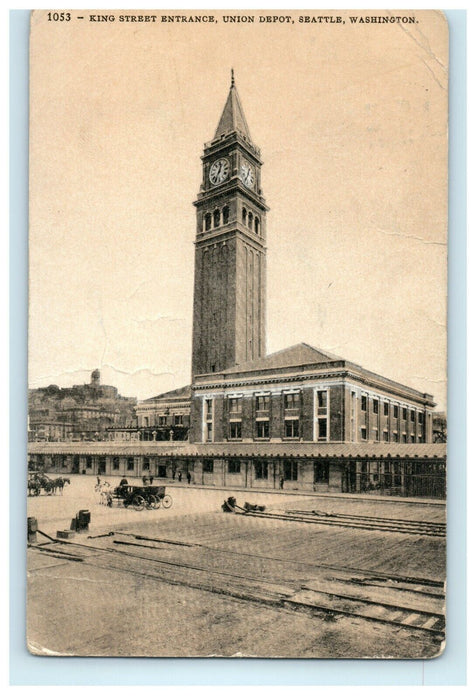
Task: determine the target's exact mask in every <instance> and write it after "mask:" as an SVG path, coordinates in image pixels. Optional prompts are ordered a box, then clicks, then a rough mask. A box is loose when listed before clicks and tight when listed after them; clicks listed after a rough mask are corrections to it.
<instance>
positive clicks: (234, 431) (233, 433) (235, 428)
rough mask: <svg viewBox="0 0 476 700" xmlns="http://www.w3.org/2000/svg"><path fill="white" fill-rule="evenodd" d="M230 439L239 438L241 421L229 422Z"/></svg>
mask: <svg viewBox="0 0 476 700" xmlns="http://www.w3.org/2000/svg"><path fill="white" fill-rule="evenodd" d="M230 440H241V421H240V420H236V421H231V423H230Z"/></svg>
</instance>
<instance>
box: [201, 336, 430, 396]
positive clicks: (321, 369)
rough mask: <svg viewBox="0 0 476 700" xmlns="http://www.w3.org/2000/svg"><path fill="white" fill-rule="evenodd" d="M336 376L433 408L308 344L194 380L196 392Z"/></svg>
mask: <svg viewBox="0 0 476 700" xmlns="http://www.w3.org/2000/svg"><path fill="white" fill-rule="evenodd" d="M336 372H337V373H340V374H341V375H343V373H344V374H345V375H346V376H348V377H349V378H351V379H353V380H355V381H357V382H363V383H364V384H366V385H368V386H369V387H370V388H374V389H376V390H378V391H385V392H386V393H391V394H394V395H397V396H399V397H401V398H405V400H408V401H420V402H423V403H424V404H425V405H427V406H434V405H435V404H434V402H433V396H431V395H430V394H425V393H422V392H420V391H418V390H417V389H413V388H412V387H409V386H406V385H404V384H400V383H399V382H395V381H394V380H393V379H388V378H387V377H383V376H382V375H379V374H376V373H375V372H370V371H369V370H366V369H364V368H363V367H361V366H360V365H357V364H355V363H354V362H349V360H345V359H344V358H342V357H339V356H337V355H334V354H333V353H330V352H327V350H320V349H318V348H315V347H313V346H312V345H309V344H308V343H299V344H297V345H293V346H291V347H290V348H285V349H284V350H279V351H277V352H275V353H272V354H271V355H267V356H266V357H262V358H260V359H258V360H252V361H250V362H243V363H241V364H237V365H234V366H233V367H228V368H227V369H224V370H221V371H220V372H214V373H212V372H210V373H207V374H199V375H197V376H196V377H195V388H196V389H199V388H202V387H204V386H209V385H212V386H216V385H218V386H245V385H248V384H263V385H264V384H269V383H276V382H283V381H288V382H289V381H300V380H301V379H302V376H303V374H305V375H306V376H308V377H315V378H317V377H319V378H322V377H325V376H327V375H328V374H329V373H331V374H333V375H334V376H336Z"/></svg>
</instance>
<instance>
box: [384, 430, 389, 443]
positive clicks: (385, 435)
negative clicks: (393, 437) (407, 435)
mask: <svg viewBox="0 0 476 700" xmlns="http://www.w3.org/2000/svg"><path fill="white" fill-rule="evenodd" d="M383 441H384V442H388V430H384V431H383Z"/></svg>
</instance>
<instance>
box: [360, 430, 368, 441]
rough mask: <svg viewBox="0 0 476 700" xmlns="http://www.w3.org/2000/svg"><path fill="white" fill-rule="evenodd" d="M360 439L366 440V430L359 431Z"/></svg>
mask: <svg viewBox="0 0 476 700" xmlns="http://www.w3.org/2000/svg"><path fill="white" fill-rule="evenodd" d="M360 437H361V438H362V440H367V428H361V429H360Z"/></svg>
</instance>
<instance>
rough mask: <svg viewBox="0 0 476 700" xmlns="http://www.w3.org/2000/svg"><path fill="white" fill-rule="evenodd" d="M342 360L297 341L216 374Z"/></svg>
mask: <svg viewBox="0 0 476 700" xmlns="http://www.w3.org/2000/svg"><path fill="white" fill-rule="evenodd" d="M339 360H342V358H341V357H337V355H333V354H332V353H330V352H327V351H324V350H319V349H318V348H314V347H313V346H312V345H308V344H307V343H298V344H297V345H292V346H291V347H290V348H284V350H278V351H277V352H273V353H272V354H271V355H267V356H266V357H262V358H261V359H259V360H252V361H250V362H243V363H242V364H241V365H235V366H234V367H229V368H228V369H226V370H224V371H223V372H219V373H218V374H225V375H226V374H235V373H236V372H250V371H253V370H267V369H280V368H283V367H299V366H302V365H311V364H312V365H314V364H319V363H321V362H336V361H339Z"/></svg>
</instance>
